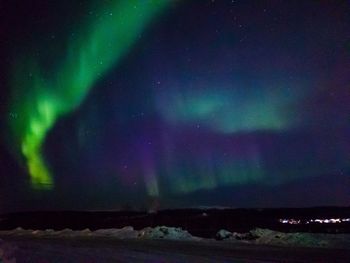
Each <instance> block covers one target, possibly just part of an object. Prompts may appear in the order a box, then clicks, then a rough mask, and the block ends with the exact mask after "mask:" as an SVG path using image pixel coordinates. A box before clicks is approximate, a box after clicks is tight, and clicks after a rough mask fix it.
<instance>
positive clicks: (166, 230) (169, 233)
mask: <svg viewBox="0 0 350 263" xmlns="http://www.w3.org/2000/svg"><path fill="white" fill-rule="evenodd" d="M0 236H17V237H20V236H25V237H38V238H39V237H42V238H44V237H46V238H47V237H52V238H55V237H56V238H60V237H61V238H67V237H70V238H74V237H79V238H82V237H102V238H103V237H108V238H115V239H167V240H192V241H205V240H206V239H203V238H200V237H195V236H192V235H191V234H190V233H189V232H187V231H186V230H183V229H181V228H176V227H166V226H157V227H154V228H151V227H146V228H144V229H141V230H135V229H134V228H133V227H131V226H127V227H124V228H120V229H114V228H111V229H99V230H96V231H91V230H89V229H84V230H80V231H73V230H71V229H63V230H60V231H54V230H52V229H47V230H30V229H28V230H25V229H22V228H16V229H14V230H10V231H0ZM216 239H217V240H219V241H220V240H222V241H225V242H243V243H251V244H263V245H275V246H289V247H290V246H297V247H329V248H342V249H350V234H319V233H282V232H278V231H273V230H269V229H261V228H256V229H254V230H251V231H250V232H247V233H236V232H229V231H227V230H224V229H222V230H220V231H219V232H218V233H217V235H216Z"/></svg>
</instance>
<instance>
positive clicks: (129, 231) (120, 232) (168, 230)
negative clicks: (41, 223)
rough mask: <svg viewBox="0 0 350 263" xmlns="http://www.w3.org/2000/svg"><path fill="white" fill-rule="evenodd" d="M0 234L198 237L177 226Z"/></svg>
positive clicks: (4, 232)
mask: <svg viewBox="0 0 350 263" xmlns="http://www.w3.org/2000/svg"><path fill="white" fill-rule="evenodd" d="M0 235H11V236H35V237H111V238H116V239H138V238H139V239H171V240H198V239H200V238H198V237H194V236H192V235H191V234H190V233H188V232H187V231H186V230H183V229H181V228H177V227H166V226H157V227H154V228H152V227H146V228H144V229H142V230H139V231H138V230H135V229H134V228H133V227H131V226H127V227H124V228H120V229H116V228H110V229H99V230H96V231H91V230H90V229H84V230H80V231H73V230H71V229H68V228H66V229H63V230H59V231H54V230H52V229H47V230H31V229H27V230H25V229H23V228H20V227H19V228H16V229H14V230H11V231H0Z"/></svg>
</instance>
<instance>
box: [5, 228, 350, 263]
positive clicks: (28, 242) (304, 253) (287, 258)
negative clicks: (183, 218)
mask: <svg viewBox="0 0 350 263" xmlns="http://www.w3.org/2000/svg"><path fill="white" fill-rule="evenodd" d="M0 237H1V239H2V240H0V262H9V263H19V262H20V263H21V262H34V263H35V262H38V263H46V262H50V263H51V262H60V263H63V262H85V263H92V262H281V261H283V262H321V261H322V260H321V261H320V259H325V260H323V261H322V262H350V235H346V234H336V235H335V234H312V233H281V232H277V231H272V230H268V229H259V228H257V229H254V230H252V231H250V232H248V233H235V232H233V233H232V232H229V231H227V230H220V231H219V232H218V233H217V240H214V239H204V238H199V237H194V236H192V235H191V234H190V233H188V232H187V231H186V230H183V229H181V228H175V227H165V226H158V227H155V228H150V227H147V228H144V229H142V230H135V229H133V227H124V228H121V229H100V230H96V231H90V230H89V229H85V230H81V231H73V230H71V229H64V230H60V231H54V230H50V229H48V230H25V229H22V228H17V229H14V230H11V231H0Z"/></svg>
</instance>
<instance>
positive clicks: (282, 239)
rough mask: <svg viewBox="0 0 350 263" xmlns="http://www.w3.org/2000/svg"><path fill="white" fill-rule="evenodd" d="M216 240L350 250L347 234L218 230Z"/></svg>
mask: <svg viewBox="0 0 350 263" xmlns="http://www.w3.org/2000/svg"><path fill="white" fill-rule="evenodd" d="M216 238H217V239H219V240H227V241H238V240H240V241H243V242H247V243H253V244H264V245H276V246H289V247H290V246H295V247H332V248H346V249H349V248H350V235H349V234H318V233H283V232H278V231H273V230H270V229H261V228H256V229H254V230H251V231H250V232H248V233H242V234H241V233H235V232H233V233H231V232H229V231H227V230H224V229H222V230H220V231H219V232H218V233H217V235H216Z"/></svg>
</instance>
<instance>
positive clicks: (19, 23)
mask: <svg viewBox="0 0 350 263" xmlns="http://www.w3.org/2000/svg"><path fill="white" fill-rule="evenodd" d="M6 8H7V9H6ZM349 9H350V7H349V5H348V3H346V2H345V1H344V2H341V1H340V2H338V3H330V2H327V1H320V2H311V1H310V2H305V3H302V2H297V1H295V2H289V3H287V2H283V1H282V2H281V1H272V2H270V1H266V2H264V1H252V2H251V3H247V2H245V1H238V0H237V1H207V0H203V1H194V0H193V1H181V0H178V1H170V0H169V1H168V0H145V1H141V0H130V1H129V0H106V1H94V0H91V1H85V2H80V1H68V0H64V1H61V2H60V3H44V2H43V1H40V0H35V1H34V2H33V3H31V4H29V3H24V1H20V0H16V1H14V2H12V3H9V4H7V5H6V6H5V10H6V11H7V13H8V15H6V16H5V20H6V21H5V22H6V25H7V26H6V34H7V35H8V36H7V38H6V39H7V40H6V43H5V44H3V46H2V49H3V50H4V54H6V63H4V66H3V72H6V75H5V80H4V83H6V85H5V86H4V87H5V88H4V91H3V93H2V95H3V96H2V97H3V98H4V99H3V106H4V107H3V108H4V110H3V111H1V114H2V120H3V124H4V125H3V127H4V129H3V130H4V132H3V133H2V138H3V141H4V143H3V145H2V146H1V147H2V148H1V153H3V154H2V155H3V156H6V158H5V159H6V160H11V161H10V163H11V168H10V165H9V164H7V163H5V164H1V163H0V168H1V169H3V170H4V172H3V174H5V176H4V178H5V179H3V180H4V181H3V182H6V181H7V180H6V178H11V180H14V181H15V183H14V184H13V186H11V187H9V186H5V185H6V184H4V186H3V188H2V189H4V190H3V192H4V193H5V192H6V193H7V192H16V191H15V190H14V189H21V190H20V191H18V192H19V194H18V196H16V197H13V199H12V203H16V202H17V203H19V202H22V203H23V205H28V206H29V207H34V208H35V207H39V208H42V207H44V208H45V207H47V206H48V204H49V203H53V204H54V207H57V208H58V209H59V208H74V209H79V208H84V209H87V208H89V209H90V208H91V209H105V208H108V209H116V208H120V207H123V206H125V205H128V206H131V207H133V208H140V207H141V208H142V207H147V206H148V205H149V202H154V200H157V202H159V203H160V205H161V206H162V207H178V206H181V207H183V206H200V205H203V206H205V205H218V206H302V205H328V204H336V205H340V204H341V205H344V204H348V202H349V198H350V191H347V190H345V189H347V188H348V187H349V186H350V182H349V176H350V175H349V172H350V140H349V139H348V138H349V132H350V122H349V116H350V94H349V90H350V87H349V83H350V46H349V43H350V42H349V41H350V40H349V39H350V35H349V32H350V25H349V19H350V17H349ZM309 14H312V15H311V16H310V15H309ZM5 159H4V160H5ZM13 166H15V167H16V168H13ZM15 171H16V172H15ZM13 173H16V174H13ZM1 182H2V181H1ZM10 189H11V190H10ZM78 189H79V190H78ZM325 189H326V190H325ZM77 192H79V193H77ZM312 193H313V195H312ZM322 193H323V194H322ZM262 194H266V200H265V201H264V200H261V199H260V198H259V196H260V195H262ZM4 195H5V194H4ZM10 195H11V194H10ZM22 199H23V200H24V199H26V200H27V201H25V202H24V201H19V200H22ZM306 199H307V200H308V201H305V200H306ZM62 200H64V201H62ZM73 200H78V201H77V202H75V203H74V204H72V201H73ZM150 200H153V201H150ZM10 203H11V202H9V204H7V203H6V202H5V204H1V203H0V205H4V206H5V207H6V205H7V206H10ZM18 207H21V205H18ZM19 209H20V208H19Z"/></svg>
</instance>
